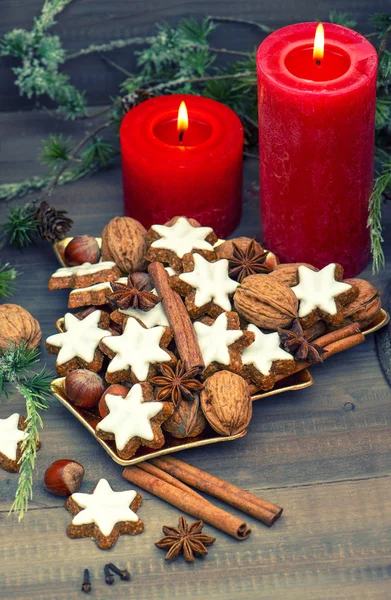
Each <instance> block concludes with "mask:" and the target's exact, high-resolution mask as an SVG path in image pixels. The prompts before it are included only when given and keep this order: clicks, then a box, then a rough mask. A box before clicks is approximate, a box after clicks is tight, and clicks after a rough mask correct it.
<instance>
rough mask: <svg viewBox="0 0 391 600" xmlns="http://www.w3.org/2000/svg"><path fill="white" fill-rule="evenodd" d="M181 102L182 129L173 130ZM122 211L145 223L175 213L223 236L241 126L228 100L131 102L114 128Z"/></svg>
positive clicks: (234, 203) (231, 207)
mask: <svg viewBox="0 0 391 600" xmlns="http://www.w3.org/2000/svg"><path fill="white" fill-rule="evenodd" d="M182 101H184V102H185V103H186V107H187V112H188V128H187V129H186V130H184V129H182V130H181V129H180V128H179V130H178V122H177V121H178V110H179V107H180V105H181V102H182ZM120 138H121V152H122V173H123V192H124V211H125V214H126V215H128V216H131V217H134V218H135V219H138V220H139V221H141V223H142V224H143V225H144V226H145V227H149V226H150V225H152V224H154V223H165V222H166V221H168V220H169V219H171V218H172V217H174V216H176V215H186V216H187V217H193V218H194V219H197V220H198V221H199V222H200V223H201V224H202V225H208V226H210V227H213V229H214V230H215V232H216V233H217V235H218V236H220V237H225V236H227V235H228V234H229V233H231V231H232V230H233V229H234V228H235V227H236V225H237V224H238V222H239V219H240V214H241V205H242V160H243V159H242V156H243V128H242V125H241V122H240V119H239V118H238V117H237V115H236V114H235V113H234V112H233V111H232V110H231V109H230V108H228V107H227V106H224V105H223V104H220V103H219V102H215V101H214V100H210V99H209V98H203V97H200V96H191V95H187V94H175V95H171V96H160V97H158V98H153V99H150V100H147V101H146V102H143V103H142V104H140V105H139V106H136V107H135V108H133V109H132V110H131V111H130V112H129V113H128V114H127V115H126V116H125V117H124V119H123V121H122V125H121V131H120Z"/></svg>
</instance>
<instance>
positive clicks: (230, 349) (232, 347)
mask: <svg viewBox="0 0 391 600" xmlns="http://www.w3.org/2000/svg"><path fill="white" fill-rule="evenodd" d="M194 329H195V332H196V336H197V340H198V344H199V347H200V350H201V354H202V357H203V359H204V362H205V369H204V371H203V373H202V378H203V379H206V378H207V377H210V375H213V373H215V372H216V371H218V370H220V369H226V370H229V371H233V372H234V373H240V371H241V369H242V361H241V358H240V352H241V351H242V350H243V349H244V348H246V347H247V346H248V345H249V344H251V342H252V341H253V340H254V334H252V333H251V332H249V331H241V329H240V323H239V316H238V314H237V313H235V312H228V313H222V314H221V315H219V316H218V317H217V319H216V320H215V321H214V322H213V320H212V319H210V318H209V317H204V318H203V319H202V320H201V321H197V322H196V323H194Z"/></svg>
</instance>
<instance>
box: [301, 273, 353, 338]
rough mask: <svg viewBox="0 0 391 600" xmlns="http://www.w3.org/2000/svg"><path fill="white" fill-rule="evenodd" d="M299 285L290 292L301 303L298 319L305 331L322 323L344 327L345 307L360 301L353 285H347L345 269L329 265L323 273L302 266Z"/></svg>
mask: <svg viewBox="0 0 391 600" xmlns="http://www.w3.org/2000/svg"><path fill="white" fill-rule="evenodd" d="M297 273H298V277H299V283H298V285H296V286H294V287H292V288H291V290H292V292H293V293H294V294H295V295H296V297H297V299H298V300H299V311H298V316H299V319H300V323H301V325H302V327H303V328H304V329H306V328H307V327H311V325H313V324H314V323H316V321H319V320H320V319H322V320H324V321H326V323H329V324H330V325H332V326H334V327H338V326H339V325H341V324H342V323H343V319H344V315H343V307H344V306H345V305H346V304H349V302H352V301H353V300H354V299H355V298H357V296H358V293H359V290H358V287H357V286H355V285H354V284H353V285H351V284H349V283H344V282H343V281H342V279H343V268H342V267H341V265H339V264H338V263H330V264H329V265H327V266H326V267H324V268H323V269H321V270H320V271H314V270H312V269H309V268H308V267H306V266H304V265H302V266H300V267H298V269H297Z"/></svg>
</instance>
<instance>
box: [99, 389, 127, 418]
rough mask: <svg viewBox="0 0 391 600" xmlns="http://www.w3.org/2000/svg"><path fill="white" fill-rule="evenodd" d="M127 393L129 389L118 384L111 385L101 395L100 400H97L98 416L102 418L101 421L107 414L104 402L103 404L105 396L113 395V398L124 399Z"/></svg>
mask: <svg viewBox="0 0 391 600" xmlns="http://www.w3.org/2000/svg"><path fill="white" fill-rule="evenodd" d="M128 392H129V388H127V387H126V385H120V384H119V383H113V384H112V385H109V387H108V388H107V390H105V391H104V392H103V394H102V397H101V399H100V400H99V406H98V409H99V414H100V416H101V417H102V419H104V418H105V416H106V415H107V414H108V412H109V411H108V410H107V406H106V402H105V398H106V396H107V394H114V396H122V398H125V396H127V395H128Z"/></svg>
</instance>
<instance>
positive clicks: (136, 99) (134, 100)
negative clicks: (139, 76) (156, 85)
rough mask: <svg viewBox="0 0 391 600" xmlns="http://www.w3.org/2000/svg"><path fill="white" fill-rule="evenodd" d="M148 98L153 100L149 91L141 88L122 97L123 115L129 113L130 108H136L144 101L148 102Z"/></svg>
mask: <svg viewBox="0 0 391 600" xmlns="http://www.w3.org/2000/svg"><path fill="white" fill-rule="evenodd" d="M150 98H153V94H152V93H151V92H150V91H149V90H144V89H142V88H139V89H138V90H135V91H134V92H132V93H131V94H128V95H127V96H124V97H123V98H122V108H123V112H124V114H125V115H126V113H127V112H129V111H130V110H131V109H132V108H134V107H135V106H138V105H139V104H141V103H142V102H144V101H145V100H149V99H150Z"/></svg>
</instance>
